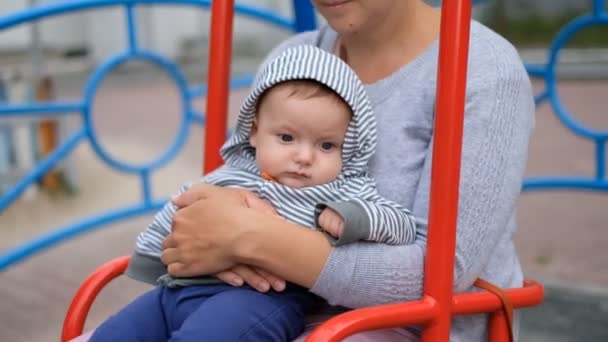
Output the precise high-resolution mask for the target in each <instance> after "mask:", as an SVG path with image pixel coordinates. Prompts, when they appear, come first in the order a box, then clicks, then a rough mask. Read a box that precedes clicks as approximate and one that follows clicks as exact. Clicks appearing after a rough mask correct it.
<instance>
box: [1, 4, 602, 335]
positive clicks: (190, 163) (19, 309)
mask: <svg viewBox="0 0 608 342" xmlns="http://www.w3.org/2000/svg"><path fill="white" fill-rule="evenodd" d="M58 2H62V1H53V0H49V1H43V0H2V1H0V23H2V20H3V19H6V18H9V16H10V15H12V14H14V13H17V12H20V11H24V10H26V9H28V8H31V7H33V8H39V7H36V6H45V5H49V4H52V3H58ZM63 2H66V1H65V0H64V1H63ZM71 2H78V1H75V0H71ZM435 3H437V1H435ZM237 4H240V5H244V6H251V7H254V8H257V9H262V10H264V11H269V12H272V13H274V14H276V15H278V16H281V17H284V18H292V17H293V4H292V2H291V1H281V0H247V1H245V0H242V1H237ZM598 4H599V5H598ZM594 5H595V9H594ZM594 10H595V11H596V13H598V14H601V15H602V16H603V18H604V19H603V22H601V23H600V22H599V20H598V23H594V24H592V25H590V26H588V27H577V28H576V30H574V31H571V32H570V29H569V28H568V27H569V26H568V25H573V22H574V20H575V18H578V17H580V16H582V15H588V14H591V13H592V12H593V11H594ZM606 10H608V9H607V8H606V5H605V2H604V1H581V0H537V1H533V2H531V1H523V0H488V1H476V5H475V7H474V17H475V18H476V19H477V20H479V21H481V22H483V23H484V24H486V25H488V26H489V27H491V28H492V29H494V30H496V31H497V32H499V33H500V34H501V35H503V36H504V37H505V38H507V39H508V40H509V41H510V42H511V43H513V44H514V45H515V46H516V48H517V49H518V51H519V52H520V55H521V57H522V59H523V60H524V62H526V63H527V65H528V66H529V70H530V73H531V76H534V77H533V83H534V87H535V90H536V91H537V94H538V96H539V106H538V111H537V128H536V132H535V135H534V138H533V142H532V145H531V150H530V161H529V165H528V172H527V176H528V177H546V176H553V175H558V176H560V175H562V176H576V177H579V178H582V179H584V180H589V181H588V182H587V184H595V185H596V188H594V187H593V186H592V185H589V186H586V187H585V189H577V188H572V187H569V188H558V189H556V188H554V187H553V188H542V189H538V190H534V191H526V192H525V193H524V194H523V196H522V199H521V201H520V203H519V230H518V232H517V235H516V243H517V248H518V251H519V253H520V256H521V261H522V264H523V267H524V270H525V272H526V275H527V277H529V278H532V279H538V280H540V281H542V282H544V284H545V285H546V286H547V299H546V302H545V304H544V305H542V306H541V307H538V308H534V309H527V310H524V320H523V333H522V338H521V340H522V341H608V327H607V326H608V325H606V324H605V323H606V322H608V251H607V250H608V249H607V248H606V246H608V211H607V208H608V186H607V185H606V184H607V183H606V182H607V180H606V177H605V175H603V177H601V176H600V177H599V178H598V175H597V172H598V166H597V162H598V160H600V161H602V162H603V163H604V164H605V158H606V152H605V150H599V152H597V151H596V149H595V148H596V146H595V142H594V139H593V136H594V135H593V134H596V133H597V134H599V133H602V132H608V113H607V111H606V107H605V106H607V105H608V100H607V97H608V27H607V26H606V23H607V21H606V19H605V18H606ZM124 13H125V10H124V8H123V7H122V6H114V7H104V8H95V9H91V10H87V11H77V12H70V13H68V14H65V15H61V16H54V17H49V18H45V19H43V20H40V21H38V22H32V21H28V22H27V23H25V24H22V25H17V26H11V27H10V28H8V29H5V30H2V31H0V260H2V259H1V258H3V257H4V258H5V260H4V261H5V264H4V265H2V264H1V263H0V284H1V286H0V303H2V304H0V341H56V340H57V339H58V338H59V335H60V331H61V324H62V321H63V315H64V314H65V311H66V309H67V307H68V305H69V301H70V300H71V298H72V296H73V294H74V293H75V291H76V289H77V287H78V286H79V284H80V283H81V282H82V280H84V278H85V277H86V276H87V275H88V274H89V273H90V272H92V271H93V270H94V269H95V268H96V267H98V266H99V265H101V264H102V263H104V262H106V261H108V260H110V259H112V258H114V257H117V256H121V255H126V254H130V251H131V249H132V246H133V242H134V238H135V236H136V234H137V233H138V232H139V231H141V230H142V229H143V228H144V227H145V226H146V224H147V222H149V220H150V218H151V214H149V215H143V216H138V217H136V218H132V219H128V220H122V221H118V222H116V223H111V224H107V225H103V226H100V227H96V228H94V229H91V230H90V231H89V232H87V233H86V234H82V235H77V236H76V237H74V238H71V239H68V240H66V241H63V242H61V243H58V244H53V245H52V246H50V248H48V249H43V250H40V251H39V252H36V253H33V254H32V255H31V256H29V255H28V257H27V258H23V259H22V260H21V259H20V260H18V261H19V262H17V263H12V262H11V263H7V262H6V260H8V259H7V256H10V255H11V253H12V251H14V250H15V249H16V248H18V247H20V246H24V245H28V244H29V243H31V242H32V241H37V239H39V238H40V237H41V236H45V234H50V233H52V232H53V231H55V230H56V229H58V228H65V227H70V226H72V225H73V224H74V222H79V221H81V220H83V219H86V218H89V217H91V216H96V215H103V214H105V213H112V212H115V211H117V210H120V209H121V208H124V207H126V206H131V205H133V204H135V203H141V201H142V200H141V198H142V190H141V179H140V178H139V176H138V175H137V174H132V173H125V172H121V171H120V168H118V169H117V168H116V167H113V166H112V165H110V164H108V163H105V162H104V161H103V160H102V158H100V156H99V154H98V153H99V152H98V151H96V149H94V148H92V147H91V144H89V143H88V142H86V141H85V142H83V143H80V144H77V145H74V148H73V151H72V152H71V153H69V154H68V155H66V157H65V158H61V160H60V161H59V162H58V163H57V165H56V166H55V167H54V168H52V171H50V172H46V173H44V176H43V177H40V178H38V179H36V181H34V182H32V183H31V184H29V185H27V186H25V185H24V186H25V190H24V191H23V192H22V193H20V194H19V196H13V193H12V192H11V191H13V189H14V187H15V185H19V186H21V185H22V184H21V183H20V182H22V181H23V179H24V178H26V177H29V176H28V175H29V174H30V173H31V172H32V170H34V169H35V167H36V166H37V165H39V164H40V162H41V161H43V160H45V158H48V157H49V156H50V155H52V154H53V153H54V152H56V151H57V149H58V148H59V147H61V146H63V145H64V144H66V142H69V140H70V137H72V135H73V134H74V133H75V132H78V130H79V129H80V128H81V127H82V125H83V122H82V117H81V116H80V115H59V116H57V115H54V116H46V115H5V114H3V112H2V108H3V106H13V108H30V109H31V108H33V107H31V104H32V103H34V102H46V101H58V102H59V103H63V104H68V105H69V104H74V103H76V104H78V103H80V102H79V101H81V99H82V98H83V96H87V94H88V93H87V92H86V91H85V89H86V87H87V85H91V84H92V81H91V77H92V76H91V75H92V74H94V73H95V71H96V70H97V69H98V68H99V67H100V66H101V65H103V63H105V62H107V61H108V59H109V58H111V57H112V56H113V55H115V54H117V53H121V52H124V51H125V46H127V45H128V35H127V34H126V33H125V32H127V24H126V21H125V14H124ZM135 15H136V18H137V20H136V22H135V28H136V29H137V31H138V35H137V38H138V44H139V46H140V47H141V48H145V49H148V50H151V51H154V52H155V53H157V54H159V55H161V56H164V57H165V58H167V59H168V60H170V61H172V62H174V63H176V65H177V66H179V68H180V69H181V70H182V71H183V74H184V75H185V79H186V81H187V83H188V85H191V86H197V85H201V84H203V83H204V82H205V81H206V77H207V70H206V69H207V62H208V59H207V53H208V51H207V48H208V43H209V34H208V33H209V11H207V10H205V9H202V8H194V7H186V6H169V5H155V6H137V7H136V8H135ZM317 22H318V24H322V19H321V18H319V17H317ZM0 27H2V25H1V24H0ZM578 28H580V30H579V29H578ZM566 29H567V30H566ZM560 30H566V31H569V34H568V35H567V37H566V38H568V39H566V40H565V41H564V44H563V46H562V44H561V41H560V40H557V39H556V38H557V37H559V36H558V33H559V32H560ZM562 32H564V31H562ZM570 33H571V34H570ZM291 34H293V32H292V31H291V30H289V29H286V28H278V27H276V26H273V25H269V24H268V23H263V22H260V21H258V20H254V19H252V18H251V17H247V16H238V17H236V19H235V27H234V44H233V64H232V74H233V78H234V79H242V80H244V81H243V85H242V86H241V87H240V88H239V89H234V90H233V91H232V92H231V97H230V113H231V122H232V119H234V114H235V113H236V111H237V110H238V107H239V105H240V102H241V101H242V100H243V98H244V96H245V93H246V87H245V86H246V80H247V79H248V77H250V75H251V74H252V73H253V72H254V71H255V69H256V67H257V66H258V65H259V63H260V62H261V60H262V59H263V57H264V56H265V54H266V53H267V52H268V51H269V50H270V49H271V48H272V47H274V46H276V44H278V43H279V42H280V41H282V40H283V39H285V38H287V37H288V36H289V35H291ZM557 43H559V44H558V45H560V46H555V47H559V50H555V49H552V48H551V47H552V45H555V44H557ZM555 47H554V48H555ZM552 51H558V53H557V52H556V53H555V54H554V56H555V65H554V69H553V70H554V73H552V74H551V75H554V76H555V87H556V88H555V89H556V91H555V94H554V96H555V98H557V99H558V101H559V103H560V104H561V107H563V110H564V111H565V112H566V114H568V113H569V115H568V117H570V118H572V119H573V120H575V121H576V122H577V123H578V126H577V127H579V126H582V127H585V128H587V130H585V129H583V132H582V133H581V132H580V130H579V133H580V134H575V133H573V131H572V130H571V129H569V127H567V126H566V125H564V123H563V122H562V121H560V120H559V119H558V116H557V115H556V111H555V108H554V107H553V106H551V105H550V103H549V101H548V100H547V98H546V97H543V94H544V91H545V89H546V82H545V79H544V78H543V76H546V75H547V74H548V73H547V72H546V71H547V70H549V69H550V68H547V67H546V65H547V63H548V62H549V60H550V56H551V55H552ZM103 76H104V77H102V78H101V79H99V83H98V84H97V83H96V85H97V86H98V87H97V89H96V91H95V92H92V93H91V94H92V95H91V96H90V101H91V105H90V108H91V111H90V114H91V127H93V128H94V132H95V136H96V138H97V140H98V143H99V146H100V148H101V149H102V150H103V151H104V153H105V154H107V155H108V156H111V158H113V159H115V160H117V161H119V162H124V163H127V164H129V165H130V164H135V165H140V164H145V163H147V162H150V161H154V160H157V159H158V158H159V157H160V156H161V155H163V154H164V153H165V152H166V151H167V149H168V148H169V146H171V145H172V144H174V142H175V141H176V139H177V136H178V135H182V137H185V140H184V144H183V146H181V145H180V146H178V147H180V148H179V149H178V151H177V153H176V154H175V155H174V156H172V158H171V160H170V163H168V164H166V165H163V166H162V167H160V168H158V169H157V170H156V169H155V170H153V171H154V172H153V173H152V175H151V184H152V186H151V188H150V189H151V190H150V191H151V196H152V198H154V199H155V200H158V201H159V202H162V200H163V199H165V198H167V197H168V196H169V195H170V194H171V193H172V192H173V191H175V189H177V188H178V187H179V186H180V185H181V184H182V183H183V181H184V180H188V179H192V178H195V177H197V176H198V175H199V174H200V172H201V164H202V153H203V151H202V147H201V146H202V144H203V139H204V132H203V129H204V127H203V126H201V125H191V126H190V127H189V128H187V129H186V131H185V132H186V133H187V134H182V133H183V131H180V129H181V126H180V125H181V123H182V119H183V117H182V113H183V110H184V108H183V102H182V99H181V97H180V96H181V95H180V92H179V91H178V89H177V88H176V85H175V81H174V79H173V78H172V77H170V75H169V74H168V73H167V72H166V71H165V70H162V69H161V68H158V67H157V66H155V65H153V64H151V63H149V62H147V61H139V60H129V61H127V62H125V63H122V64H120V65H119V66H117V67H115V68H112V70H110V71H109V72H108V73H107V74H106V75H103ZM93 83H95V82H93ZM201 95H202V96H197V97H195V98H194V99H193V101H192V108H193V110H194V111H195V112H197V113H204V104H205V98H204V93H201ZM542 100H544V101H542ZM64 107H65V106H64ZM53 108H54V109H53ZM53 108H51V109H49V110H47V111H46V112H47V113H49V114H53V112H54V111H55V110H56V111H67V112H70V110H60V109H62V108H59V107H53ZM63 109H65V108H63ZM7 111H8V110H7ZM71 112H75V110H73V109H72V110H71ZM598 132H599V133H598ZM585 134H587V135H585ZM602 134H606V133H602ZM178 140H179V139H178ZM178 145H179V144H178ZM601 156H603V157H601ZM602 158H603V159H602ZM603 167H604V168H605V165H604V166H603ZM599 169H602V168H601V167H600V168H599ZM530 179H532V178H530ZM601 186H603V190H599V188H600V187H601ZM530 189H531V188H530ZM3 196H5V197H3ZM9 197H10V198H9ZM7 198H8V199H10V201H9V200H8V199H7ZM13 199H14V200H13ZM9 203H10V205H8V204H9ZM4 204H6V205H5V206H3V205H4ZM145 289H146V287H145V286H144V285H141V284H135V283H134V282H132V281H129V280H127V279H122V278H121V279H118V280H117V281H114V282H113V283H112V284H110V286H108V288H106V289H105V290H104V291H103V292H102V294H101V296H100V297H99V299H98V300H97V301H96V302H95V304H94V307H93V309H92V312H91V315H90V316H89V320H88V321H87V328H90V327H94V326H95V325H96V324H98V323H99V322H100V321H101V320H102V319H103V318H104V317H107V316H108V315H109V314H110V313H112V312H113V311H115V310H116V309H117V308H119V307H121V306H122V305H123V304H124V303H126V302H128V300H129V299H130V298H132V297H133V296H135V295H136V294H137V293H140V292H142V291H144V290H145Z"/></svg>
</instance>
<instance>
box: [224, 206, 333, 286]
mask: <svg viewBox="0 0 608 342" xmlns="http://www.w3.org/2000/svg"><path fill="white" fill-rule="evenodd" d="M242 222H243V223H242V224H243V227H242V234H239V237H238V239H237V241H236V243H235V248H234V249H235V251H234V252H235V257H236V259H237V260H238V262H240V263H243V264H248V265H251V266H256V267H260V268H263V269H265V270H268V271H270V272H272V273H274V274H275V275H277V276H280V277H282V278H284V279H285V280H287V281H290V282H293V283H296V284H298V285H301V286H304V287H306V288H311V287H312V286H313V285H314V284H315V282H316V280H317V277H318V276H319V274H320V273H321V270H322V269H323V267H324V265H325V262H326V260H327V258H328V256H329V254H330V252H331V245H330V244H329V242H328V241H327V238H326V237H325V236H324V235H323V234H322V233H321V232H319V231H316V230H312V229H309V228H305V227H301V226H298V225H295V224H292V223H290V222H288V221H286V220H282V219H279V218H275V217H272V216H269V215H265V214H263V213H259V212H257V211H254V210H247V215H245V217H243V221H242Z"/></svg>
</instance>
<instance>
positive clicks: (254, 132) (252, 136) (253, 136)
mask: <svg viewBox="0 0 608 342" xmlns="http://www.w3.org/2000/svg"><path fill="white" fill-rule="evenodd" d="M257 137H258V119H257V118H255V119H253V124H252V125H251V131H250V132H249V145H251V147H256V144H257Z"/></svg>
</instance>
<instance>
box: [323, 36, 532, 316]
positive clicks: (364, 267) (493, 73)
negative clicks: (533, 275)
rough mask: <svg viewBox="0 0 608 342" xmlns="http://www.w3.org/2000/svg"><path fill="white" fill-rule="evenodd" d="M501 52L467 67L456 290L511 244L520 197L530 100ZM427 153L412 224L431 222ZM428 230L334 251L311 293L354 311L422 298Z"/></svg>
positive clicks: (525, 82)
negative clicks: (404, 240)
mask: <svg viewBox="0 0 608 342" xmlns="http://www.w3.org/2000/svg"><path fill="white" fill-rule="evenodd" d="M482 50H483V51H482ZM498 50H499V51H497V49H494V48H493V47H492V46H490V47H488V48H487V49H479V51H482V52H483V54H481V53H480V56H482V55H483V56H486V57H483V58H484V60H482V61H480V62H478V63H476V65H475V69H474V70H473V68H469V70H470V71H472V73H473V75H469V81H468V84H467V98H466V108H465V120H464V137H463V145H462V163H461V181H460V191H459V213H458V227H457V242H456V259H455V270H454V272H455V273H454V283H455V290H456V291H464V290H467V289H469V288H470V287H471V285H472V283H473V281H474V280H475V279H476V278H477V277H478V276H479V275H480V274H481V273H482V271H487V270H484V267H485V265H486V264H487V262H488V260H489V258H490V256H491V254H492V251H493V249H494V248H495V246H496V245H497V244H498V243H499V242H501V240H505V239H508V240H510V239H511V234H509V233H508V231H507V226H508V223H509V220H511V219H512V217H513V215H514V211H515V206H516V201H517V198H518V196H519V194H520V191H521V185H522V182H523V175H524V171H525V165H526V161H527V150H528V143H529V139H530V136H531V132H532V129H533V127H534V100H533V96H532V90H531V85H530V81H529V79H528V76H527V74H526V72H525V69H524V68H523V65H521V62H520V61H519V57H517V53H516V52H515V51H514V49H513V50H512V51H506V50H505V51H502V50H500V49H498ZM503 50H504V49H503ZM484 54H485V55H484ZM481 58H482V57H480V59H481ZM400 86H403V87H407V86H408V85H406V84H403V85H400ZM431 154H432V143H431V144H429V147H428V152H427V155H426V159H425V163H424V166H423V168H422V170H421V176H420V181H419V183H418V189H417V191H416V198H415V201H414V206H413V213H414V215H415V217H423V218H426V217H428V209H429V198H428V197H429V189H430V182H431V180H430V178H431V177H430V176H431V172H430V171H431V159H432V155H431ZM426 230H427V227H424V226H419V227H417V238H416V241H415V242H414V243H413V244H411V245H400V246H390V245H384V244H377V243H369V242H356V243H352V244H348V245H344V246H340V247H335V248H333V249H332V252H331V254H330V256H329V258H328V260H327V262H326V264H325V266H324V268H323V270H322V271H321V273H320V275H319V277H318V278H317V281H316V283H315V284H314V286H313V287H312V289H311V291H312V292H314V293H316V294H317V295H320V296H321V297H323V298H325V299H327V300H328V301H329V302H330V303H331V304H334V305H343V306H347V307H353V308H356V307H363V306H370V305H378V304H382V303H390V302H398V301H405V300H416V299H419V298H420V297H421V294H422V284H423V268H424V257H425V253H426ZM494 271H495V272H500V270H494ZM490 280H491V279H490ZM499 285H500V284H499Z"/></svg>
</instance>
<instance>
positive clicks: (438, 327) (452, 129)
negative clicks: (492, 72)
mask: <svg viewBox="0 0 608 342" xmlns="http://www.w3.org/2000/svg"><path fill="white" fill-rule="evenodd" d="M470 22H471V0H444V1H443V3H442V8H441V32H440V39H439V65H438V71H437V100H436V102H437V108H436V116H435V128H434V139H435V140H434V142H433V168H432V171H431V196H430V208H429V232H428V234H429V235H428V240H427V256H426V261H425V268H424V273H425V277H424V293H425V295H427V296H430V297H432V298H434V299H435V300H436V301H437V304H438V306H439V314H438V316H437V317H436V318H435V319H434V320H432V321H431V323H430V324H428V325H427V326H426V327H425V329H424V330H423V332H422V336H421V340H422V341H423V342H430V341H448V340H449V336H450V320H451V316H452V312H451V310H452V297H453V294H452V284H453V272H454V254H455V246H456V222H457V217H458V185H459V181H460V156H461V150H462V127H463V118H464V101H465V88H466V79H467V61H468V55H469V30H470ZM446 170H449V172H446Z"/></svg>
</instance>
